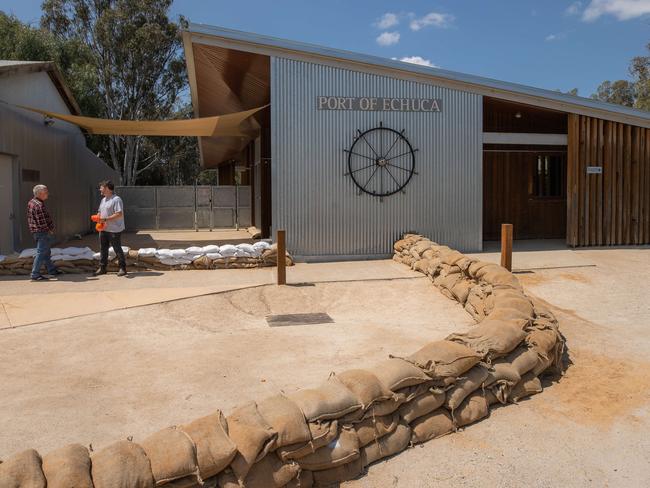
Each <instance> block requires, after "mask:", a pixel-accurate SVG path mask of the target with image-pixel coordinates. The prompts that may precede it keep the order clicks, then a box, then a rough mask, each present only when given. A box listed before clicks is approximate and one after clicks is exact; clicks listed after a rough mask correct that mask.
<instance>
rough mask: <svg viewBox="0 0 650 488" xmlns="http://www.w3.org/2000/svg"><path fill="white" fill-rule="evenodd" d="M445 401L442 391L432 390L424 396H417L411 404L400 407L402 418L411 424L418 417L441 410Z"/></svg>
mask: <svg viewBox="0 0 650 488" xmlns="http://www.w3.org/2000/svg"><path fill="white" fill-rule="evenodd" d="M444 401H445V393H444V392H443V391H440V390H430V391H428V392H426V393H425V394H423V395H420V396H417V397H415V398H414V399H412V400H411V401H410V402H407V403H404V404H403V405H401V406H400V407H399V414H400V416H401V417H402V418H403V419H404V420H405V421H406V422H407V423H409V424H410V423H411V422H413V421H414V420H415V419H417V418H418V417H422V416H423V415H426V414H428V413H430V412H433V411H434V410H435V409H437V408H439V407H440V406H441V405H442V404H443V403H444Z"/></svg>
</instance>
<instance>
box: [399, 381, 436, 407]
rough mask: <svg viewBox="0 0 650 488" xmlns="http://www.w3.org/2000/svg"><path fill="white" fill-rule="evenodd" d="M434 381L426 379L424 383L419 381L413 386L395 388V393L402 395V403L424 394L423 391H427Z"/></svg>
mask: <svg viewBox="0 0 650 488" xmlns="http://www.w3.org/2000/svg"><path fill="white" fill-rule="evenodd" d="M434 386H435V385H434V382H433V381H428V382H426V383H421V384H419V385H415V386H407V387H406V388H401V389H399V390H397V391H396V392H395V393H397V394H398V395H404V403H407V402H410V401H411V400H413V399H414V398H416V397H419V396H420V395H424V394H425V393H429V391H431V389H432V388H433V387H434Z"/></svg>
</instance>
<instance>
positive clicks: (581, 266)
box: [0, 249, 650, 488]
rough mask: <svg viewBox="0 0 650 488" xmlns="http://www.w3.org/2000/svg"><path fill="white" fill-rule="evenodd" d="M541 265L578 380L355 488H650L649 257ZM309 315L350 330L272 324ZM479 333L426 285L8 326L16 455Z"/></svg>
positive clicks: (3, 357) (410, 454) (538, 283)
mask: <svg viewBox="0 0 650 488" xmlns="http://www.w3.org/2000/svg"><path fill="white" fill-rule="evenodd" d="M524 254H525V253H522V255H521V257H519V256H516V258H517V259H516V260H515V263H516V266H517V267H518V268H519V269H520V270H521V272H519V273H518V277H519V278H520V280H521V281H522V283H523V285H524V287H525V289H526V291H527V292H528V293H529V294H531V295H535V296H538V297H540V298H542V299H543V300H545V301H547V302H548V303H549V304H551V306H552V308H553V309H554V311H555V312H556V314H557V316H558V318H559V320H560V326H561V330H562V332H563V333H564V335H565V336H566V339H567V345H568V348H569V359H570V364H569V366H568V368H567V370H566V373H565V375H564V376H563V377H562V378H561V379H560V380H559V381H557V382H547V384H546V385H545V386H546V388H545V390H544V392H543V393H541V394H539V395H536V396H534V397H532V398H530V399H529V400H526V401H522V402H521V403H520V404H518V405H509V406H506V407H499V408H496V409H494V410H493V411H492V413H491V415H490V417H489V418H488V419H485V420H484V421H481V422H478V423H477V424H475V425H471V426H469V427H467V428H465V429H463V430H462V431H460V432H458V433H455V434H453V435H449V436H446V437H444V438H441V439H436V440H434V441H431V442H428V443H426V444H424V445H421V446H417V447H415V448H412V449H408V450H407V451H406V452H403V453H401V454H399V455H397V456H395V457H393V458H391V459H388V460H385V461H383V462H380V463H378V464H376V465H373V466H371V467H370V468H369V470H368V473H367V474H366V476H364V477H362V478H360V479H358V480H355V481H352V482H348V483H346V484H344V486H346V487H354V488H357V487H386V486H390V487H404V488H406V487H409V488H411V487H416V488H417V487H429V486H436V487H438V486H439V487H457V486H468V487H473V486H497V487H519V486H523V485H528V486H533V487H556V486H567V487H582V486H598V487H600V486H609V487H618V486H626V487H637V486H638V487H643V486H650V436H649V435H648V432H650V415H649V414H650V375H648V373H647V372H648V371H649V370H650V369H649V367H650V359H649V357H648V353H649V352H650V300H649V299H648V296H650V282H649V281H648V279H647V276H648V273H649V272H650V249H626V250H584V251H579V252H577V251H576V255H575V256H573V257H574V258H575V262H576V263H578V264H577V265H576V266H575V267H570V266H566V263H567V262H568V263H569V264H570V261H571V259H572V258H573V257H572V256H571V255H562V256H559V255H558V256H559V257H553V256H551V257H549V258H548V259H549V260H550V261H551V262H556V263H557V262H561V264H562V266H557V267H553V269H539V268H538V267H536V266H530V268H531V269H528V270H527V269H526V264H527V261H526V260H527V259H528V262H529V263H531V262H533V261H535V263H537V262H539V261H540V259H541V257H540V256H534V259H533V257H532V255H530V256H528V257H526V256H525V255H524ZM390 264H391V263H390V262H387V263H386V266H390ZM375 265H376V264H375ZM532 268H534V269H532ZM160 279H164V276H162V277H160ZM294 312H300V313H305V312H326V313H329V314H330V315H331V317H332V318H333V319H334V323H333V324H322V325H302V326H287V327H273V328H271V327H268V325H267V323H266V319H265V317H266V316H267V315H269V314H280V313H294ZM471 323H472V321H471V319H470V317H469V315H467V314H466V312H465V311H464V310H463V309H462V308H461V307H460V306H459V305H457V304H456V303H455V302H452V301H450V300H448V299H447V298H445V297H443V296H442V295H441V294H440V293H439V292H438V291H437V290H436V289H435V288H434V287H433V286H432V285H431V283H430V282H429V281H428V280H427V279H426V278H419V277H416V278H403V279H378V280H366V281H356V282H340V283H337V282H333V283H315V284H313V285H310V284H309V283H306V284H304V285H301V286H287V287H282V288H278V287H274V286H272V285H270V286H260V287H256V288H250V289H244V290H238V291H233V292H227V293H220V294H215V295H210V296H204V297H199V298H190V299H184V300H180V301H175V302H173V303H168V304H156V305H149V306H144V307H137V308H131V309H127V310H116V311H111V312H106V313H102V314H97V315H91V316H86V317H78V318H72V319H66V320H59V321H56V322H52V323H44V324H39V325H34V326H28V327H23V328H17V329H6V330H0V364H1V365H2V366H1V368H2V382H1V383H0V398H2V401H1V402H0V431H1V432H2V435H1V436H0V458H1V457H3V456H7V455H9V454H11V453H13V452H15V451H18V450H20V449H24V448H27V447H34V448H36V449H38V450H40V451H41V453H46V452H47V451H48V450H50V449H53V448H55V447H58V446H61V445H64V444H66V443H68V442H81V443H83V444H92V445H93V446H95V447H101V446H104V445H106V444H107V443H109V442H111V441H114V440H117V439H120V438H124V437H126V436H129V435H132V436H133V437H134V439H135V440H136V441H137V440H138V439H142V438H143V437H144V436H146V435H148V434H149V433H152V432H154V431H156V430H158V429H160V428H162V427H165V426H167V425H172V424H176V423H180V422H185V421H187V420H190V419H193V418H195V417H198V416H201V415H204V414H207V413H209V412H210V411H212V410H213V409H215V408H221V409H223V410H225V411H226V412H228V411H229V410H230V409H231V408H232V407H233V406H235V405H236V404H240V403H242V402H243V401H246V400H248V399H258V398H262V397H263V396H265V395H270V394H273V393H276V392H277V391H278V390H283V391H292V390H294V389H296V388H298V387H308V386H314V385H316V384H318V383H319V382H320V381H322V380H323V379H325V378H326V377H327V375H328V374H329V372H330V371H342V370H344V369H347V368H350V367H372V364H373V363H375V362H377V361H379V360H381V359H384V358H385V357H386V356H387V355H388V354H389V353H391V354H395V355H400V354H404V353H408V352H412V351H414V350H416V349H417V348H418V347H420V346H421V345H423V344H424V343H426V342H428V341H430V340H435V339H438V338H441V337H443V336H445V335H446V334H448V333H449V332H451V331H457V330H462V329H464V328H466V327H469V326H471Z"/></svg>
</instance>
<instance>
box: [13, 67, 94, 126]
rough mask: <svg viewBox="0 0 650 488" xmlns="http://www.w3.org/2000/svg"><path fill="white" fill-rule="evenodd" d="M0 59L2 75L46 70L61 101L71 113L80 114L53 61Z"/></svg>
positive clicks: (79, 109)
mask: <svg viewBox="0 0 650 488" xmlns="http://www.w3.org/2000/svg"><path fill="white" fill-rule="evenodd" d="M1 61H3V63H2V64H0V75H4V76H12V75H15V74H22V73H38V72H42V71H44V72H46V73H47V74H48V76H49V77H50V80H51V81H52V84H53V85H54V87H55V88H56V90H57V91H58V92H59V95H61V98H62V99H63V103H65V104H66V105H67V107H68V109H69V110H70V112H71V113H72V115H82V114H81V108H79V104H78V103H77V100H76V99H75V97H74V95H73V94H72V92H71V91H70V88H68V85H66V83H65V79H64V78H63V74H62V73H61V71H59V68H57V67H56V64H55V63H54V61H14V62H11V61H12V60H1ZM5 61H6V63H5Z"/></svg>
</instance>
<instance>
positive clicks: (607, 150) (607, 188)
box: [600, 121, 612, 246]
mask: <svg viewBox="0 0 650 488" xmlns="http://www.w3.org/2000/svg"><path fill="white" fill-rule="evenodd" d="M604 137H605V147H604V153H603V161H602V162H603V165H602V166H603V180H604V189H603V191H602V196H603V204H602V210H603V218H604V222H603V242H601V243H600V244H601V245H602V244H606V245H608V246H609V245H611V244H612V235H611V228H612V123H611V122H609V121H607V122H605V134H604Z"/></svg>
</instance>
